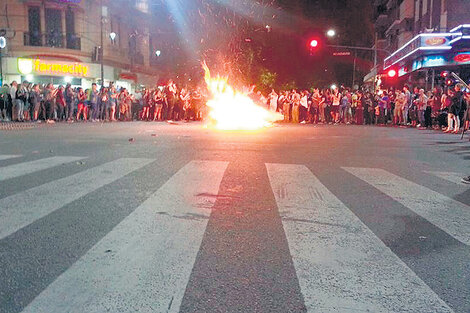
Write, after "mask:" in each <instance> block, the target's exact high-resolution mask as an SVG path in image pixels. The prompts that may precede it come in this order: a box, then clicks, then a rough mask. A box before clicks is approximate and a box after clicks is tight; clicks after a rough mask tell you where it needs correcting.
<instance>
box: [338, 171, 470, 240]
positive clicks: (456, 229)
mask: <svg viewBox="0 0 470 313" xmlns="http://www.w3.org/2000/svg"><path fill="white" fill-rule="evenodd" d="M343 169H344V170H346V171H348V172H349V173H351V174H353V175H354V176H356V177H357V178H359V179H361V180H363V181H365V182H366V183H368V184H369V185H372V186H373V187H375V188H377V189H378V190H380V191H381V192H383V193H385V194H386V195H388V196H389V197H391V198H393V199H394V200H395V201H397V202H399V203H401V204H402V205H404V206H406V207H407V208H408V209H410V210H411V211H413V212H415V213H416V214H418V215H420V216H422V217H424V218H425V219H427V220H428V221H429V222H431V223H432V224H434V225H436V226H437V227H439V228H440V229H442V230H443V231H445V232H446V233H448V234H449V235H451V236H452V237H454V238H455V239H457V240H459V241H460V242H462V243H464V244H466V245H470V207H469V206H468V205H465V204H463V203H461V202H458V201H456V200H454V199H452V198H449V197H447V196H444V195H442V194H440V193H438V192H435V191H434V190H431V189H429V188H426V187H424V186H421V185H418V184H416V183H413V182H411V181H409V180H406V179H404V178H401V177H399V176H397V175H395V174H392V173H389V172H387V171H385V170H383V169H380V168H354V167H343Z"/></svg>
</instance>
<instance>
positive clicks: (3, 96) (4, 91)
mask: <svg viewBox="0 0 470 313" xmlns="http://www.w3.org/2000/svg"><path fill="white" fill-rule="evenodd" d="M9 93H10V88H9V87H8V85H7V84H4V85H3V86H2V87H0V121H5V122H8V121H10V118H9V116H8V106H9V102H10V101H9Z"/></svg>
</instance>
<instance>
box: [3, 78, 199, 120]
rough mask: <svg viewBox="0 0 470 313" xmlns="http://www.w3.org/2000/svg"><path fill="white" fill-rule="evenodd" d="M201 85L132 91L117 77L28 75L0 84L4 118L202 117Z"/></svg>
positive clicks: (124, 118)
mask: <svg viewBox="0 0 470 313" xmlns="http://www.w3.org/2000/svg"><path fill="white" fill-rule="evenodd" d="M203 103H204V100H203V95H202V92H200V88H197V89H195V90H192V91H191V92H190V91H189V90H188V89H187V88H182V89H181V90H179V89H178V88H177V86H176V84H175V83H174V82H173V81H169V82H168V84H166V85H165V86H159V87H156V88H154V89H142V90H140V91H139V92H136V93H135V94H130V93H129V91H128V90H127V89H126V88H116V86H114V84H113V83H110V84H109V86H108V87H102V88H98V86H97V85H96V84H95V83H93V84H92V86H91V88H88V89H84V88H82V87H73V86H71V85H70V84H67V85H65V86H63V85H60V86H57V87H56V86H54V85H52V84H47V85H40V84H31V83H28V82H27V81H24V82H23V83H17V82H16V81H13V82H12V83H11V84H10V85H7V84H5V85H3V86H2V87H1V88H0V121H16V122H23V121H32V122H43V121H44V122H47V123H55V122H61V121H64V122H77V121H84V122H86V121H90V122H97V121H109V122H113V121H117V120H120V121H132V120H146V121H162V120H182V119H185V120H190V119H191V120H200V119H202V111H203V109H204V105H203Z"/></svg>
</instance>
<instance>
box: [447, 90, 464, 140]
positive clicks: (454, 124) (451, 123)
mask: <svg viewBox="0 0 470 313" xmlns="http://www.w3.org/2000/svg"><path fill="white" fill-rule="evenodd" d="M449 96H450V101H451V104H450V107H449V113H448V115H447V116H448V119H447V124H448V127H447V129H446V130H445V132H446V133H454V134H456V133H458V132H459V130H460V118H459V115H460V110H461V109H462V99H463V96H462V92H461V91H460V86H459V85H456V86H455V88H454V90H453V91H452V90H450V89H449Z"/></svg>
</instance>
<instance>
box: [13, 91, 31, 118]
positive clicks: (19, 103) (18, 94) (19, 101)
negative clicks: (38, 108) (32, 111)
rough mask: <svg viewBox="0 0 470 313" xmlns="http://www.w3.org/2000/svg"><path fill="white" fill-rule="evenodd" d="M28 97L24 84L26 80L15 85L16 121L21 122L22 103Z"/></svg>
mask: <svg viewBox="0 0 470 313" xmlns="http://www.w3.org/2000/svg"><path fill="white" fill-rule="evenodd" d="M27 98H28V89H27V86H26V82H23V83H22V84H19V85H17V89H16V97H15V99H16V100H15V102H16V121H18V122H23V121H24V105H25V102H26V100H27Z"/></svg>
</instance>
